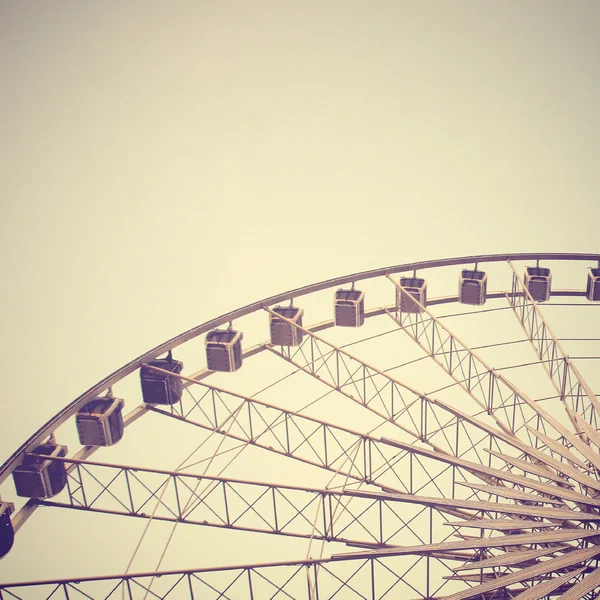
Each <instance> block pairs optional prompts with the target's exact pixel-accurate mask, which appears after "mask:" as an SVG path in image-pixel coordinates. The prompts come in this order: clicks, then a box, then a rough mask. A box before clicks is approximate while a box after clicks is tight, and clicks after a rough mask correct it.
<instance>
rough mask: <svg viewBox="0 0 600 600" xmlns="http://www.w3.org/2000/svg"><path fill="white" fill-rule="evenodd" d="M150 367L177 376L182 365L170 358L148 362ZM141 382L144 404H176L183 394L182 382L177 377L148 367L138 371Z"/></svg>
mask: <svg viewBox="0 0 600 600" xmlns="http://www.w3.org/2000/svg"><path fill="white" fill-rule="evenodd" d="M147 364H148V365H149V366H150V367H157V368H159V369H162V370H163V371H169V372H171V373H175V374H179V373H181V370H182V369H183V363H182V362H181V361H179V360H173V358H171V356H168V357H167V358H159V359H156V360H152V361H148V363H147ZM140 379H141V382H142V396H143V399H144V402H145V403H146V404H169V405H172V404H177V402H179V401H180V400H181V394H182V393H183V385H182V381H181V379H180V378H179V377H174V376H173V375H167V374H166V373H160V372H159V371H155V370H154V369H151V368H148V367H142V368H141V369H140Z"/></svg>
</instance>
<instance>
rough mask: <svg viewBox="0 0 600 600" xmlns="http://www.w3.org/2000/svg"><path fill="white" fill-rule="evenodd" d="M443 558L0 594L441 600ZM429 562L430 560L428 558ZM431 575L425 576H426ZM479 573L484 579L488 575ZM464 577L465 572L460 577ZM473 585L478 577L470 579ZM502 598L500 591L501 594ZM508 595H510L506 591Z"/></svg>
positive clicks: (20, 587)
mask: <svg viewBox="0 0 600 600" xmlns="http://www.w3.org/2000/svg"><path fill="white" fill-rule="evenodd" d="M449 560H451V559H443V558H437V557H435V556H420V557H413V558H412V559H411V560H409V561H406V560H401V559H400V557H394V556H392V557H373V558H351V559H347V560H331V559H327V558H324V559H308V560H301V561H296V562H292V563H266V564H258V565H247V566H232V567H223V568H215V569H210V568H205V569H189V570H182V571H165V572H162V573H158V574H156V573H134V574H123V575H108V576H103V577H86V578H79V579H60V580H54V581H38V582H30V583H25V584H19V583H14V584H12V583H6V584H0V598H2V600H9V599H14V600H33V599H35V600H37V599H38V598H39V599H40V600H42V599H45V600H73V598H79V597H84V598H89V599H96V598H98V599H104V600H118V599H120V600H123V598H125V599H126V600H142V599H143V598H146V597H147V595H150V597H154V598H157V599H160V600H163V599H164V600H167V599H168V598H177V599H178V600H180V599H181V600H184V599H189V600H198V599H200V598H201V599H202V600H217V599H219V600H240V599H241V598H248V599H251V600H263V599H264V600H266V599H267V598H274V597H278V598H289V599H291V600H324V599H329V598H344V600H346V599H362V600H384V599H386V600H387V599H388V598H391V597H398V598H407V599H410V598H414V599H418V600H422V599H424V598H427V599H429V600H442V598H446V597H450V596H449V594H451V593H452V589H453V588H452V584H451V583H449V581H451V580H444V579H443V577H444V575H446V574H447V576H448V577H452V573H453V571H452V569H451V567H450V565H449V564H448V563H449ZM594 562H595V561H593V560H592V561H588V562H586V563H583V568H582V569H580V570H579V572H578V573H579V574H578V575H577V576H576V577H574V579H573V580H572V583H569V584H568V585H564V586H561V587H560V588H558V589H557V590H555V591H554V593H553V594H552V596H555V595H556V594H559V593H564V592H565V591H567V590H568V589H569V588H571V587H574V586H575V585H577V584H578V583H579V582H581V581H582V580H583V576H584V574H585V571H586V569H587V570H588V571H589V570H590V569H593V563H594ZM429 563H431V565H430V564H429ZM423 570H425V571H430V570H436V583H435V584H434V585H433V586H431V587H430V588H428V587H427V584H426V582H425V578H423V577H422V571H423ZM427 580H429V578H427ZM489 580H490V579H485V580H484V581H489ZM547 580H548V579H547V577H546V576H543V577H534V578H531V579H524V580H522V581H520V587H512V588H511V594H512V597H514V596H515V595H516V594H518V593H521V592H524V591H526V590H529V589H531V587H532V586H534V585H536V584H539V583H541V582H544V581H547ZM464 581H465V582H468V581H469V578H468V577H465V578H464ZM474 583H475V585H477V583H479V582H477V581H475V582H474ZM499 591H501V590H498V589H496V590H495V591H492V592H489V593H482V594H477V595H476V596H473V597H476V598H477V599H480V600H493V599H497V598H500V597H501V596H499V595H498V593H499ZM502 597H505V596H502ZM507 597H508V596H507Z"/></svg>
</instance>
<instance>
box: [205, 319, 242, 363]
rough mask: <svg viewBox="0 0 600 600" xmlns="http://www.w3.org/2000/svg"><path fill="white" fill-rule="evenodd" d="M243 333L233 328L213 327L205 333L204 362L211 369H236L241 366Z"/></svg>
mask: <svg viewBox="0 0 600 600" xmlns="http://www.w3.org/2000/svg"><path fill="white" fill-rule="evenodd" d="M243 338H244V334H243V333H241V332H239V331H234V330H233V329H213V331H209V332H208V334H207V335H206V362H207V364H208V368H209V369H210V370H211V371H226V372H232V371H237V370H238V369H239V368H240V367H241V366H242V339H243Z"/></svg>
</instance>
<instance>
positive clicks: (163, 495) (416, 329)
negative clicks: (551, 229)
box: [0, 253, 600, 600]
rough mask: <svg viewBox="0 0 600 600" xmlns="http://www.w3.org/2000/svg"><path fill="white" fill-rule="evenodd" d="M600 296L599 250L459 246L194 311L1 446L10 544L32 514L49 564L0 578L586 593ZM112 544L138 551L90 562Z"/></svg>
mask: <svg viewBox="0 0 600 600" xmlns="http://www.w3.org/2000/svg"><path fill="white" fill-rule="evenodd" d="M598 301H600V255H598V254H556V253H554V254H551V253H540V254H506V255H487V256H470V257H460V258H447V259H440V260H432V261H426V262H420V263H413V264H405V265H397V266H392V267H389V268H382V269H377V270H373V271H367V272H362V273H355V274H352V275H348V276H344V277H340V278H337V279H331V280H328V281H324V282H321V283H317V284H313V285H309V286H306V287H303V288H299V289H296V290H292V291H290V292H286V293H283V294H280V295H277V296H273V297H271V298H267V299H265V300H263V301H260V302H256V303H254V304H251V305H249V306H246V307H243V308H240V309H237V310H234V311H232V312H230V313H227V314H225V315H223V316H221V317H218V318H216V319H213V320H211V321H209V322H207V323H204V324H202V325H200V326H198V327H196V328H194V329H191V330H189V331H187V332H185V333H183V334H181V335H179V336H177V337H175V338H173V339H171V340H169V341H167V342H165V343H163V344H161V345H160V346H158V347H156V348H154V349H152V350H151V351H149V352H147V353H146V354H144V355H143V356H140V357H139V358H137V359H135V360H133V361H132V362H130V363H128V364H127V365H125V366H123V367H122V368H121V369H119V370H117V371H116V372H115V373H113V374H111V375H109V376H108V377H106V378H105V379H104V380H102V381H101V382H99V383H98V384H97V385H95V386H94V387H92V388H91V389H90V390H88V391H87V392H85V393H84V394H82V395H81V396H80V397H79V398H77V399H76V400H75V401H73V402H72V403H71V404H69V405H68V406H66V407H65V408H64V409H63V410H62V411H61V412H60V413H58V414H57V415H56V416H55V417H54V418H53V419H51V420H50V421H49V422H48V423H46V424H45V425H44V426H43V427H42V428H41V429H40V430H39V431H38V432H36V433H35V434H34V435H33V436H31V438H30V439H29V440H28V441H27V442H26V443H25V444H23V446H21V448H19V449H18V450H17V451H16V452H15V453H14V454H13V455H12V456H11V457H10V458H9V460H8V461H7V462H6V463H5V464H4V465H3V466H2V468H1V469H0V484H1V487H0V494H1V498H2V501H1V503H0V511H1V512H0V535H1V538H0V551H1V553H2V554H3V555H6V557H5V558H4V559H3V562H4V561H7V560H10V559H11V557H12V556H13V554H15V555H16V554H17V553H22V555H23V556H24V557H25V558H24V559H23V560H26V559H27V553H28V548H27V546H26V545H25V546H23V545H22V544H21V543H20V540H21V537H22V536H23V535H24V533H25V532H26V531H28V532H32V534H35V538H36V540H38V541H37V543H39V544H47V545H48V546H47V547H51V548H52V549H53V550H54V548H55V551H54V552H53V553H55V554H56V555H57V556H60V557H61V558H60V559H57V563H56V564H60V567H61V573H60V575H58V576H56V577H54V578H53V577H42V578H33V579H31V578H30V579H28V580H17V581H4V582H3V583H2V584H0V597H1V598H2V599H3V600H5V599H8V598H11V599H12V598H23V599H25V598H27V599H30V598H52V599H53V600H56V599H65V600H74V599H79V598H115V599H116V598H128V599H138V598H139V599H140V600H141V599H145V598H153V597H158V598H191V599H194V598H196V599H198V598H202V599H203V600H204V599H213V598H214V599H217V598H219V599H221V598H222V599H232V600H234V599H235V600H238V599H245V598H249V599H250V598H251V599H253V600H257V599H263V598H277V599H279V598H294V599H304V598H306V599H310V600H313V599H320V600H322V599H326V598H340V599H350V598H352V599H353V598H365V599H383V598H406V599H411V598H414V599H424V598H430V599H434V598H448V599H452V600H461V599H466V598H488V599H499V598H519V599H521V600H525V599H527V600H534V599H540V598H555V597H560V598H565V599H569V600H571V599H576V598H595V597H597V595H598V592H599V590H600V569H599V568H598V560H599V558H600V531H598V526H599V523H600V433H599V432H598V423H599V418H600V403H599V401H598V398H597V396H596V394H595V391H600V375H599V373H598V360H599V359H600V352H599V350H600V313H598V310H597V309H598V307H599V306H600V303H599V302H598ZM140 382H141V384H140ZM142 417H143V418H142ZM134 423H135V426H133V425H134ZM74 440H75V441H74ZM66 442H68V443H66ZM67 446H68V447H69V448H71V452H69V450H68V449H67ZM73 448H75V450H73ZM168 461H170V466H166V465H165V462H168ZM40 508H44V510H43V511H40V510H39V509H40ZM59 508H62V509H63V510H62V511H61V510H58V509H59ZM38 512H39V513H44V514H45V515H59V514H60V515H61V516H60V517H58V516H57V517H56V519H60V521H57V522H60V524H61V525H60V527H61V529H60V531H61V533H60V534H59V533H57V534H56V535H55V538H52V539H51V540H49V541H48V540H46V541H44V539H43V538H44V536H47V535H48V534H47V533H46V532H44V531H42V530H41V527H36V522H37V521H38V517H40V515H39V514H36V513H38ZM73 515H76V516H73ZM127 517H129V519H128V518H127ZM71 518H74V519H76V524H75V525H69V524H65V525H63V523H68V519H71ZM99 518H103V519H104V521H102V523H105V522H106V523H116V525H115V528H116V530H117V531H119V532H120V534H119V537H118V538H117V539H115V534H114V533H112V532H111V531H110V530H109V527H108V526H107V528H106V529H104V527H102V528H100V530H98V531H95V532H93V534H92V532H91V529H90V530H88V529H87V526H86V525H85V523H86V521H87V519H99ZM63 519H64V520H63ZM90 522H91V521H90ZM131 523H135V530H134V529H130V528H131V527H133V525H130V524H131ZM57 527H58V526H57ZM22 528H23V529H22ZM154 528H162V529H161V531H163V532H167V533H168V535H166V537H163V539H162V541H161V542H160V543H158V544H157V543H156V542H154V541H151V537H152V531H153V530H154ZM130 531H131V532H133V533H131V535H132V536H133V537H127V536H128V535H129V533H130ZM63 534H64V535H63ZM88 534H89V535H88ZM69 536H70V537H71V538H75V539H76V540H77V544H78V546H77V547H78V548H80V554H81V555H82V556H83V557H84V558H85V559H86V562H85V564H86V572H85V573H82V572H81V571H80V570H79V569H80V566H76V567H74V568H76V569H77V572H69V570H70V568H71V561H70V560H69V556H70V555H72V554H73V551H72V548H73V546H69V547H68V548H70V550H66V551H61V550H60V546H59V542H60V541H61V540H63V537H64V538H65V539H66V538H67V537H69ZM89 536H91V537H89ZM92 538H93V540H94V541H93V542H92V541H90V540H91V539H92ZM119 546H124V547H126V549H127V552H128V557H130V560H129V564H128V565H127V566H125V565H123V567H122V570H121V571H120V572H119V571H111V572H108V573H107V572H103V571H102V569H103V568H104V567H103V565H104V562H105V560H106V561H108V560H109V558H110V556H109V555H110V554H111V553H112V552H115V553H118V550H119ZM136 561H138V562H143V561H146V563H147V564H149V565H150V566H147V567H145V568H144V569H141V570H140V569H139V568H135V567H134V564H135V563H136ZM48 562H49V563H52V557H51V556H49V557H48ZM76 562H77V561H76V560H75V557H73V562H72V564H73V565H75V564H76ZM183 563H185V564H183ZM77 565H79V563H77ZM1 566H2V563H0V567H1ZM32 571H33V567H32ZM5 579H6V578H5Z"/></svg>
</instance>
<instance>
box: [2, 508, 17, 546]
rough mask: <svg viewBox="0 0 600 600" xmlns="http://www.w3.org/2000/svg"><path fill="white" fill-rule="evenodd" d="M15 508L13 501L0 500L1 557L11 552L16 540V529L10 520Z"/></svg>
mask: <svg viewBox="0 0 600 600" xmlns="http://www.w3.org/2000/svg"><path fill="white" fill-rule="evenodd" d="M14 510H15V505H14V504H13V503H12V502H0V558H3V557H5V556H6V555H7V554H8V553H9V552H10V549H11V548H12V546H13V542H14V541H15V530H14V529H13V526H12V522H11V520H10V515H11V514H12V513H13V512H14Z"/></svg>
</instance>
